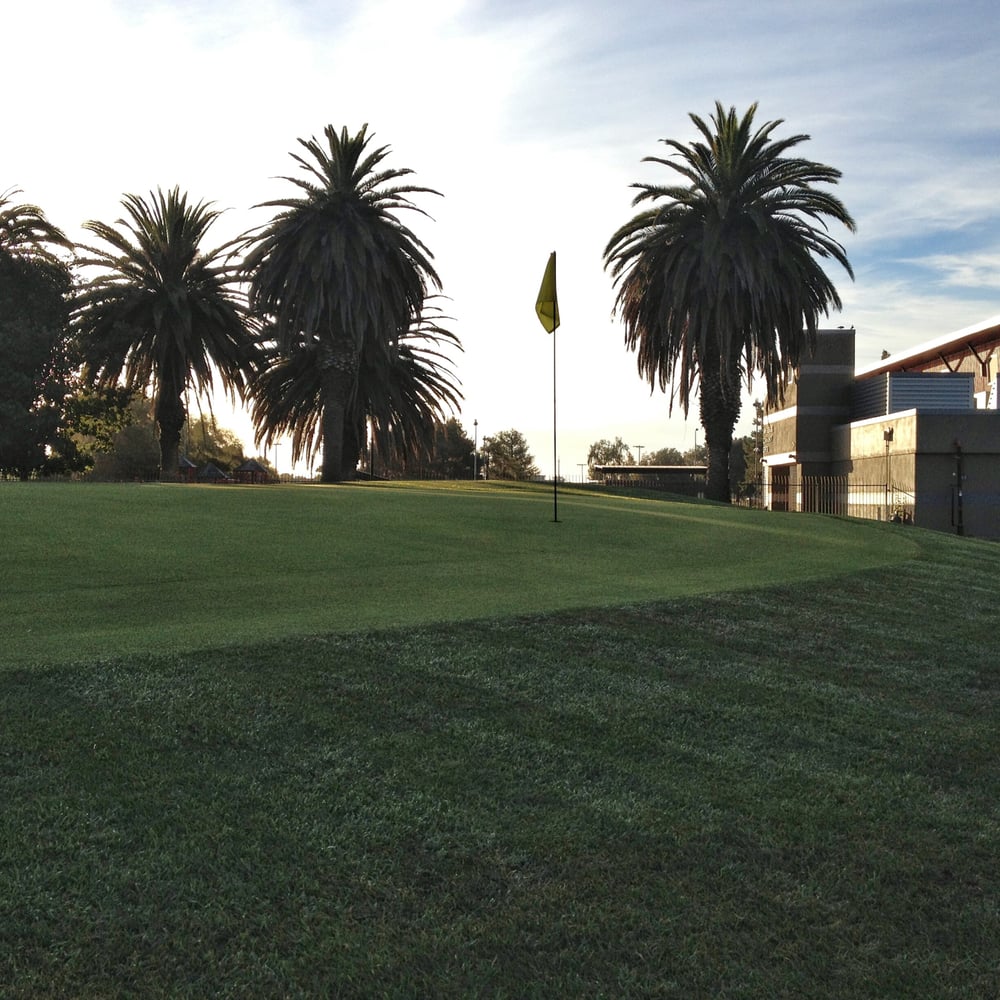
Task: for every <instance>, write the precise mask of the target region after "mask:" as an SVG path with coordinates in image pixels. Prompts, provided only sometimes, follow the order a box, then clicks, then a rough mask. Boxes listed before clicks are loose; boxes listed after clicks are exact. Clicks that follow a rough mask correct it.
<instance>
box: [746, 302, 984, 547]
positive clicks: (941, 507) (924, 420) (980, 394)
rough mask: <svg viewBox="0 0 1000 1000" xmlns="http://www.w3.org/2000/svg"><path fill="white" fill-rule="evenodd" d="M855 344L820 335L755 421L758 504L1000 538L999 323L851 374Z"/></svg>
mask: <svg viewBox="0 0 1000 1000" xmlns="http://www.w3.org/2000/svg"><path fill="white" fill-rule="evenodd" d="M854 338H855V331H854V330H853V329H843V328H838V329H835V330H821V331H820V332H819V335H818V338H817V346H816V351H815V353H814V354H813V355H812V356H811V357H810V358H809V359H808V360H807V361H804V362H803V363H802V364H801V365H800V367H799V368H798V370H797V371H796V372H795V373H794V377H793V379H792V381H791V383H790V385H789V386H788V389H787V391H786V393H785V398H784V400H783V402H782V403H781V405H780V406H778V407H776V408H773V409H767V410H765V413H764V418H763V442H762V455H763V466H764V472H763V494H764V495H763V500H764V503H765V505H766V506H769V507H771V508H772V509H774V510H804V511H819V512H825V513H832V514H846V515H853V516H859V517H871V518H878V519H881V520H890V519H891V520H895V521H901V522H907V523H913V524H917V525H920V526H921V527H926V528H933V529H935V530H938V531H950V532H955V533H957V534H968V535H974V536H976V537H980V538H1000V410H998V408H997V401H998V388H1000V387H998V382H997V379H998V375H1000V316H995V317H993V318H992V319H990V320H987V321H986V322H984V323H981V324H978V325H976V326H972V327H967V328H965V329H963V330H959V331H957V332H955V333H952V334H949V335H947V336H946V337H941V338H939V339H937V340H933V341H929V342H927V343H925V344H920V345H918V346H917V347H914V348H913V349H912V350H909V351H904V352H901V353H899V354H894V355H890V356H887V357H884V358H883V359H882V360H881V361H879V362H878V363H877V364H875V365H871V366H869V367H868V368H864V369H861V370H858V371H856V370H855V362H854Z"/></svg>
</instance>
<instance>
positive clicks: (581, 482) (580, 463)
mask: <svg viewBox="0 0 1000 1000" xmlns="http://www.w3.org/2000/svg"><path fill="white" fill-rule="evenodd" d="M576 464H577V465H578V466H579V467H580V484H581V485H583V467H584V466H585V465H586V464H587V463H586V462H577V463H576Z"/></svg>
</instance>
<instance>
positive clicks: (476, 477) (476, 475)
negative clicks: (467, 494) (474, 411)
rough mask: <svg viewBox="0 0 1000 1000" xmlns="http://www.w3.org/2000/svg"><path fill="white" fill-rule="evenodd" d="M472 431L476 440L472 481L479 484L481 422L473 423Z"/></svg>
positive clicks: (474, 443) (473, 451)
mask: <svg viewBox="0 0 1000 1000" xmlns="http://www.w3.org/2000/svg"><path fill="white" fill-rule="evenodd" d="M472 431H473V434H474V435H475V439H474V442H473V445H472V480H473V482H479V421H478V420H473V421H472Z"/></svg>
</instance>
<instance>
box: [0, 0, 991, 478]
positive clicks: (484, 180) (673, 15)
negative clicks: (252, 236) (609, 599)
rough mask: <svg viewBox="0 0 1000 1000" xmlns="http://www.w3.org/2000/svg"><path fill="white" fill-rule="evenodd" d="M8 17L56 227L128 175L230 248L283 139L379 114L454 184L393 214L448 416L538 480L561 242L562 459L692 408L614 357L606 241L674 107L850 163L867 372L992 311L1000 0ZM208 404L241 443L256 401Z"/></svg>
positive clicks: (672, 120)
mask: <svg viewBox="0 0 1000 1000" xmlns="http://www.w3.org/2000/svg"><path fill="white" fill-rule="evenodd" d="M4 33H5V35H6V36H7V38H8V39H23V44H21V43H19V44H18V45H17V46H15V48H16V49H17V50H19V51H24V52H26V53H27V56H26V58H25V62H24V64H23V70H22V74H23V75H22V76H21V77H20V78H21V80H22V83H21V86H20V87H19V92H18V94H17V95H16V96H14V97H11V95H8V100H7V101H6V102H5V111H4V123H5V128H4V135H5V142H4V156H3V161H2V162H3V170H2V174H0V189H6V188H8V187H11V186H14V185H16V186H18V187H20V188H22V189H23V191H24V197H25V199H26V200H29V201H32V202H35V203H37V204H40V205H41V206H42V207H43V208H44V209H45V211H46V212H47V214H48V215H49V217H50V218H51V219H52V221H53V222H55V223H56V224H57V225H60V226H62V227H63V228H64V229H65V230H66V231H67V233H69V234H70V235H71V236H73V237H74V238H80V237H81V236H82V232H81V229H80V224H81V223H82V222H83V221H84V220H85V219H102V220H104V221H111V220H113V219H115V218H117V217H118V216H119V214H120V209H119V205H120V199H121V195H122V194H123V193H124V192H135V193H145V192H147V191H149V190H150V189H151V188H153V187H156V186H158V185H159V186H163V187H168V186H171V185H173V184H179V185H181V187H182V188H186V189H187V190H188V191H189V193H190V194H191V195H192V196H193V197H196V198H205V199H209V200H213V201H215V202H216V203H217V205H218V206H219V207H222V208H225V209H227V211H226V214H225V215H224V217H223V219H222V220H221V222H220V224H219V226H218V228H217V230H216V233H217V237H218V242H220V243H221V242H223V240H224V239H226V238H228V237H229V236H232V235H235V234H237V233H239V232H242V231H243V230H245V229H247V228H249V227H250V226H251V225H254V224H256V223H258V222H261V221H263V220H264V219H265V218H266V213H262V212H261V211H260V210H258V211H256V212H254V211H252V210H251V206H252V205H254V204H255V203H257V202H260V201H264V200H266V199H268V198H271V197H276V196H280V195H281V194H283V193H285V192H286V191H287V190H288V186H287V185H286V184H285V183H284V182H282V181H280V180H277V179H276V178H277V177H279V176H280V175H281V174H288V173H292V172H294V170H295V164H294V163H293V161H292V160H291V158H290V157H289V155H288V154H289V152H290V151H291V150H293V149H294V148H295V147H296V138H297V137H310V136H312V135H319V134H320V133H321V132H322V129H323V127H324V126H325V125H326V124H328V123H332V124H334V125H335V126H336V127H338V128H339V127H341V126H343V125H346V126H348V128H349V129H351V130H352V131H353V130H355V129H356V128H358V127H359V126H360V125H361V124H362V123H364V122H368V123H369V125H370V128H371V130H372V131H374V133H375V138H376V141H377V142H378V143H380V144H388V145H390V146H391V147H392V155H391V157H390V159H389V163H390V164H392V165H396V166H406V167H411V168H413V169H414V170H415V171H416V178H415V180H416V181H417V182H418V183H421V184H425V185H427V186H429V187H433V188H436V189H437V190H439V191H441V192H442V193H443V194H444V195H445V197H444V198H442V199H433V198H426V199H422V200H421V202H420V203H421V206H422V207H423V208H425V209H426V210H427V211H428V212H430V214H431V216H432V218H431V219H425V218H420V217H414V218H413V219H412V220H411V221H412V224H413V226H414V228H415V229H416V230H417V232H418V234H419V235H420V236H421V238H422V239H423V240H424V241H425V242H426V243H427V244H428V245H429V246H430V248H431V250H432V251H433V252H434V254H435V257H436V262H437V265H438V271H439V273H440V275H441V277H442V279H443V282H444V286H445V293H446V294H447V295H449V296H450V297H451V299H452V301H451V303H450V306H449V311H450V313H451V314H452V315H453V316H454V317H455V322H454V329H455V331H456V332H457V333H458V334H459V335H460V337H461V338H462V341H463V343H464V346H465V353H464V354H463V355H461V356H460V357H459V358H458V359H457V367H458V374H459V376H460V378H461V380H462V383H463V391H464V393H465V404H464V406H463V411H462V413H461V414H460V419H461V420H462V422H463V424H464V425H465V426H466V429H467V430H469V431H470V433H471V430H472V421H473V419H478V422H479V433H480V436H482V435H483V434H489V433H492V432H494V431H499V430H503V429H506V428H509V427H516V428H518V429H519V430H521V431H522V432H524V433H525V434H526V436H527V437H528V440H529V444H530V445H531V447H532V450H533V452H534V454H535V457H536V460H537V462H538V464H539V465H540V466H541V467H542V469H543V470H544V471H546V472H550V471H551V469H552V446H551V440H552V427H551V416H552V395H551V392H552V368H551V365H552V353H551V341H550V340H549V338H548V337H547V336H546V334H545V333H544V332H543V331H542V329H541V327H540V326H539V324H538V322H537V320H536V319H535V317H534V312H533V304H534V298H535V294H536V292H537V289H538V284H539V281H540V280H541V275H542V271H543V269H544V265H545V261H546V259H547V256H548V253H549V251H550V250H553V249H554V250H556V251H558V255H559V295H560V309H561V313H562V319H563V326H562V327H561V328H560V330H559V333H558V352H559V353H558V387H559V461H560V471H561V472H562V474H563V475H565V476H576V475H578V474H579V463H581V462H584V461H585V460H586V453H587V448H588V445H589V444H590V442H592V441H594V440H596V439H597V438H601V437H609V438H614V437H616V436H619V435H620V436H621V437H623V438H624V439H625V441H626V442H628V443H629V444H632V445H636V444H641V445H642V446H643V448H644V450H649V449H653V448H657V447H661V446H663V445H674V446H676V447H680V448H682V449H683V448H686V447H689V446H690V445H691V444H693V442H694V433H695V419H694V415H693V414H692V416H691V418H690V419H689V420H688V421H686V422H685V421H684V420H683V417H682V415H680V414H679V413H677V412H676V411H675V413H674V415H673V416H672V417H668V401H667V399H666V398H665V397H664V396H662V395H661V394H660V393H654V394H652V395H651V394H650V391H649V388H648V386H646V385H644V383H642V382H641V381H640V379H639V378H638V376H637V374H636V370H635V361H634V358H633V357H632V356H631V355H629V354H627V353H626V352H625V350H624V347H623V343H622V340H623V336H622V329H621V327H620V325H619V324H618V323H617V322H615V321H613V319H612V317H611V306H612V300H613V291H612V286H611V282H610V280H609V279H608V277H607V275H606V274H605V272H604V270H603V266H602V259H601V253H602V250H603V248H604V246H605V244H606V242H607V240H608V238H609V237H610V235H611V234H612V233H613V232H614V230H615V229H616V228H617V227H618V226H619V225H620V224H621V223H622V222H624V221H625V220H626V219H627V218H628V217H629V216H630V215H631V213H632V208H631V198H632V194H633V192H631V191H630V190H629V185H630V184H631V183H632V182H635V181H655V180H658V179H662V177H663V175H664V174H666V171H665V170H664V169H663V168H662V167H656V166H655V165H651V164H643V163H641V160H642V158H643V157H644V156H649V155H660V154H661V153H662V152H664V151H665V150H664V147H662V146H661V145H659V143H658V140H659V139H661V138H666V137H670V138H676V139H679V140H681V141H686V140H688V139H691V138H693V136H694V132H693V128H692V126H691V123H690V121H689V119H688V113H689V112H695V113H696V114H699V115H701V116H702V117H707V116H709V115H710V114H711V112H712V109H713V107H714V102H715V101H716V100H720V101H721V102H722V103H723V104H724V105H726V106H729V105H735V106H736V107H737V109H738V110H740V111H742V110H744V109H745V108H746V107H747V106H748V105H749V104H750V103H751V102H753V101H758V102H759V112H758V120H759V121H765V120H772V119H776V118H782V119H784V120H785V125H784V126H782V128H781V130H779V133H778V134H780V135H785V134H792V133H805V134H808V135H810V136H811V139H810V141H809V142H808V143H805V144H803V145H802V146H800V147H799V151H800V152H801V153H802V154H803V155H806V156H808V157H810V158H812V159H816V160H820V161H822V162H825V163H828V164H831V165H832V166H835V167H837V168H838V169H840V170H841V171H842V172H843V175H844V176H843V179H842V181H841V183H840V185H839V187H838V189H837V194H838V195H839V196H840V197H841V198H842V200H843V201H844V202H845V203H846V205H847V207H848V209H849V210H850V211H851V212H852V214H853V215H854V217H855V220H856V221H857V223H858V233H857V234H856V235H853V236H852V235H850V234H848V233H846V232H841V233H839V234H837V235H838V236H839V237H841V238H842V242H843V243H844V245H845V247H846V249H847V251H848V254H849V256H850V259H851V261H852V264H853V266H854V270H855V275H856V280H855V282H854V283H851V282H850V280H849V279H848V278H847V277H846V275H838V274H835V275H834V277H835V280H837V282H838V287H839V289H840V292H841V297H842V299H843V301H844V310H843V312H842V313H841V314H835V315H834V316H832V317H831V318H830V320H829V324H830V325H833V326H837V325H841V324H843V325H854V326H855V327H856V328H857V330H858V342H857V351H858V363H859V365H864V364H866V363H870V362H871V361H874V360H876V359H877V358H878V356H879V355H880V353H881V351H882V350H883V349H887V350H890V351H895V350H901V349H903V348H905V347H907V346H909V345H911V344H915V343H918V342H920V341H923V340H927V339H930V338H933V337H938V336H941V335H942V334H945V333H947V332H949V331H951V330H957V329H960V328H962V327H965V326H969V325H971V324H973V323H977V322H979V321H981V320H983V319H986V318H987V317H990V316H993V315H995V314H997V313H1000V236H998V233H1000V226H998V222H1000V198H998V194H1000V101H998V96H1000V13H998V11H997V8H996V6H995V4H993V3H985V2H979V0H975V2H973V0H958V2H953V3H951V4H948V5H945V4H941V3H924V2H895V0H890V2H879V0H866V2H856V0H847V2H842V3H840V4H837V5H829V4H825V3H823V4H821V3H815V2H812V0H800V2H778V0H758V2H757V3H755V4H753V5H749V4H745V3H731V2H721V0H716V2H694V0H675V2H673V3H670V4H667V3H663V2H662V0H658V2H648V0H619V2H615V3H605V2H597V0H572V2H565V3H554V2H545V0H539V2H531V3H527V2H519V0H513V2H512V0H503V2H497V0H484V2H468V0H440V2H434V0H429V2H422V3H417V2H414V0H380V2H366V0H361V2H346V0H342V2H320V0H298V2H292V0H247V2H245V3H242V4H239V5H235V4H231V3H216V2H194V0H189V2H176V0H175V2H172V3H168V2H153V0H146V2H141V0H89V2H88V3H86V4H80V3H78V2H69V0H67V2H59V0H35V2H33V3H31V4H23V5H22V4H19V5H17V6H16V7H15V9H13V10H8V11H5V14H4ZM8 51H10V43H9V42H8ZM42 54H44V55H42ZM8 78H9V71H8ZM753 394H754V393H753V391H752V390H751V392H750V396H751V397H752V395H753ZM219 416H220V420H221V421H222V422H223V423H227V424H229V425H230V426H233V427H234V429H236V430H237V431H238V432H239V433H241V435H243V436H244V437H245V438H246V439H247V445H248V447H250V441H249V438H250V437H251V434H250V431H249V426H248V423H247V421H246V420H245V418H243V417H242V416H241V415H239V414H232V415H230V414H229V413H228V411H227V409H226V408H225V407H220V409H219ZM748 425H749V415H747V416H746V417H745V418H744V420H743V421H742V422H741V425H740V430H741V431H744V430H746V429H747V427H748ZM288 454H289V451H288V449H287V447H286V448H284V449H283V450H282V452H281V453H280V456H279V457H280V460H281V463H282V466H283V467H284V466H286V465H287V459H288Z"/></svg>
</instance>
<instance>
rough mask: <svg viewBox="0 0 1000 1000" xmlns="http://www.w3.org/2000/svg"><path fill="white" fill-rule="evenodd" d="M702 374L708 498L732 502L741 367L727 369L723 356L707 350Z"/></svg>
mask: <svg viewBox="0 0 1000 1000" xmlns="http://www.w3.org/2000/svg"><path fill="white" fill-rule="evenodd" d="M706 354H707V355H708V357H707V358H703V359H702V363H701V370H700V374H699V378H700V382H701V390H700V395H699V408H700V410H701V424H702V427H704V428H705V444H706V445H707V446H708V482H707V483H706V484H705V497H706V499H708V500H719V501H721V502H722V503H729V502H730V500H731V499H732V497H731V494H730V489H729V454H730V452H731V451H732V447H733V428H735V427H736V421H737V420H738V419H739V416H740V406H741V402H740V377H739V370H738V369H736V368H735V366H732V367H731V368H730V370H728V371H726V370H724V369H723V367H722V361H721V359H720V358H719V356H718V355H717V354H715V353H712V352H706Z"/></svg>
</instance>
